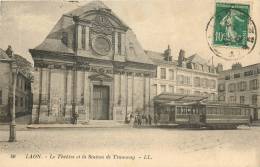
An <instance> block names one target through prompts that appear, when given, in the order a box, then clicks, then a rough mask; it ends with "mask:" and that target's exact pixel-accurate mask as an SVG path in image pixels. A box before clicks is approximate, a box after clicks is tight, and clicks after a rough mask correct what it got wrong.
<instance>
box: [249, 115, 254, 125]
mask: <svg viewBox="0 0 260 167" xmlns="http://www.w3.org/2000/svg"><path fill="white" fill-rule="evenodd" d="M249 119H250V120H249V121H250V125H252V123H253V117H252V115H250V118H249Z"/></svg>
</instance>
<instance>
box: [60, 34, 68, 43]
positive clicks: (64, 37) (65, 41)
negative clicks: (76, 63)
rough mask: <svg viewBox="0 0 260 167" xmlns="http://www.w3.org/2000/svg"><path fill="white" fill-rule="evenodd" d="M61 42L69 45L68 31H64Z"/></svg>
mask: <svg viewBox="0 0 260 167" xmlns="http://www.w3.org/2000/svg"><path fill="white" fill-rule="evenodd" d="M61 42H62V43H63V44H64V45H66V46H68V33H67V32H62V37H61Z"/></svg>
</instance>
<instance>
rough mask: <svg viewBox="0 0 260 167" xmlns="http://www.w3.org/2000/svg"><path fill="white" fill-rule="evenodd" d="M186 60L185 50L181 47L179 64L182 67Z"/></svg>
mask: <svg viewBox="0 0 260 167" xmlns="http://www.w3.org/2000/svg"><path fill="white" fill-rule="evenodd" d="M184 60H185V51H184V50H182V49H181V50H180V52H179V57H178V65H179V66H180V67H182V64H183V62H184Z"/></svg>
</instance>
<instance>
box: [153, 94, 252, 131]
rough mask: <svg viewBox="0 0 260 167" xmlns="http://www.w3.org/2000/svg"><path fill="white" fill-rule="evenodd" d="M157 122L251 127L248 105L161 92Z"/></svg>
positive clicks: (191, 125)
mask: <svg viewBox="0 0 260 167" xmlns="http://www.w3.org/2000/svg"><path fill="white" fill-rule="evenodd" d="M154 110H155V111H154V113H155V114H154V115H155V120H157V122H158V123H159V124H160V125H164V124H178V125H181V126H182V127H196V128H200V127H207V128H210V129H236V128H237V127H238V126H239V125H249V124H250V110H251V108H250V107H249V105H242V104H227V103H220V102H217V101H209V100H207V97H205V96H193V95H176V94H171V93H162V94H160V95H158V96H156V97H155V98H154Z"/></svg>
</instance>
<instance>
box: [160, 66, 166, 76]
mask: <svg viewBox="0 0 260 167" xmlns="http://www.w3.org/2000/svg"><path fill="white" fill-rule="evenodd" d="M161 79H166V69H165V68H161Z"/></svg>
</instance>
